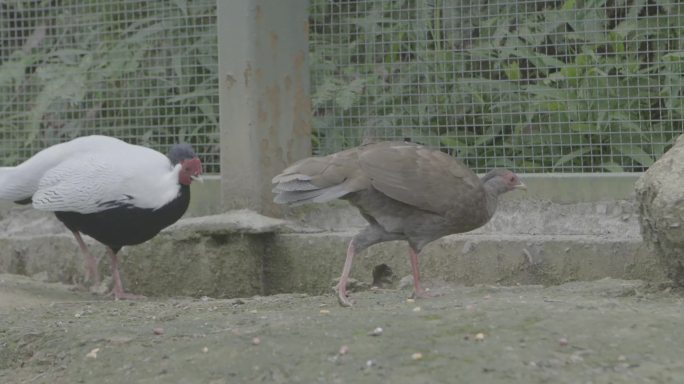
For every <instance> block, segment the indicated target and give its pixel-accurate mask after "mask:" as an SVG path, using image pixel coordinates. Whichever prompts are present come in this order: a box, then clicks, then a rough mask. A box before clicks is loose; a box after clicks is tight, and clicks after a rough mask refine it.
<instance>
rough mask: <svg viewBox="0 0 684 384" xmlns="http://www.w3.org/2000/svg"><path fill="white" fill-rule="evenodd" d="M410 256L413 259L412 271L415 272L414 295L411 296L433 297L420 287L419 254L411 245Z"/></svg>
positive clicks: (416, 297)
mask: <svg viewBox="0 0 684 384" xmlns="http://www.w3.org/2000/svg"><path fill="white" fill-rule="evenodd" d="M409 256H410V259H411V272H412V273H413V295H412V296H411V297H413V298H415V299H418V298H426V297H431V296H430V295H429V294H428V293H427V292H425V291H424V290H423V288H421V287H420V270H419V268H418V255H417V254H416V251H415V250H414V249H413V247H411V246H409Z"/></svg>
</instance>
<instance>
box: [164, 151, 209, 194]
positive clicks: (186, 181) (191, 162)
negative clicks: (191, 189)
mask: <svg viewBox="0 0 684 384" xmlns="http://www.w3.org/2000/svg"><path fill="white" fill-rule="evenodd" d="M168 158H169V160H171V164H173V165H174V166H175V165H177V164H180V171H179V172H178V182H179V183H180V184H182V185H190V183H192V181H193V180H197V181H199V182H200V183H201V182H203V181H204V180H203V179H202V162H201V161H200V159H199V157H197V155H196V154H195V151H193V150H192V147H191V146H190V145H189V144H176V145H174V146H173V147H171V151H169V154H168Z"/></svg>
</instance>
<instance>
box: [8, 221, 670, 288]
mask: <svg viewBox="0 0 684 384" xmlns="http://www.w3.org/2000/svg"><path fill="white" fill-rule="evenodd" d="M351 236H353V233H352V232H325V233H314V234H301V233H290V234H285V233H283V234H272V233H265V234H264V233H262V234H245V233H240V234H231V235H228V234H214V235H201V234H197V235H196V236H194V237H187V236H185V235H184V236H180V237H177V236H175V233H174V232H166V233H162V234H160V235H159V236H157V237H155V238H154V239H152V240H151V241H149V242H147V243H145V244H142V245H139V246H136V247H130V248H127V249H125V250H124V251H123V254H122V258H123V264H122V272H123V278H124V283H125V284H126V285H127V287H129V288H130V289H131V290H132V291H134V292H137V293H142V294H145V295H149V296H179V295H183V296H202V295H207V296H214V297H237V296H250V295H256V294H274V293H281V292H307V293H311V294H319V293H323V292H327V291H329V289H330V286H331V282H332V280H333V279H334V278H337V277H338V275H339V273H340V271H341V268H342V264H343V262H344V257H345V252H344V250H345V249H346V243H347V242H348V240H349V239H350V238H351ZM93 250H94V252H96V253H97V254H103V252H102V250H101V249H98V248H97V247H94V248H93ZM407 254H408V253H407V249H406V244H405V242H390V243H383V244H378V245H375V246H373V247H371V248H370V249H369V250H367V251H366V252H364V253H363V254H361V255H359V256H358V257H357V258H356V260H355V263H354V268H353V270H352V277H355V278H356V279H358V280H361V281H364V282H368V283H370V282H371V280H372V277H371V276H372V270H373V268H374V267H375V266H377V265H380V264H387V265H388V266H389V267H390V268H392V270H393V272H394V275H395V276H396V277H398V278H399V277H402V276H405V275H408V274H409V273H410V270H409V264H408V257H407ZM103 261H104V262H103V263H102V266H101V268H102V270H103V272H106V273H108V271H107V268H108V267H107V260H103ZM82 264H83V260H82V257H81V255H80V253H79V251H78V248H77V246H76V244H75V242H74V241H73V239H71V238H70V236H54V235H53V236H35V237H24V238H17V237H12V238H0V271H2V272H9V273H19V274H24V275H35V274H37V273H41V272H44V273H45V274H46V275H47V279H48V280H50V281H56V280H59V281H64V282H68V283H71V282H73V281H76V280H78V279H79V278H80V276H81V274H82ZM420 264H421V270H422V274H423V276H424V278H425V279H426V280H428V281H429V280H435V279H436V280H446V281H451V282H456V283H462V284H467V285H470V284H503V285H514V284H545V285H553V284H560V283H563V282H567V281H572V280H593V279H600V278H603V277H614V278H623V279H643V280H649V281H662V280H665V277H664V275H663V273H662V270H661V268H660V267H659V266H658V265H657V261H656V260H655V258H653V257H652V254H651V252H650V251H649V250H648V249H646V247H645V246H644V244H643V242H642V241H641V239H640V238H606V237H603V236H556V235H540V236H529V235H504V236H501V235H496V236H495V235H472V234H468V235H454V236H449V237H446V238H443V239H441V240H438V241H436V242H434V243H433V244H431V245H429V246H428V247H427V248H425V250H424V252H423V254H422V256H421V261H420Z"/></svg>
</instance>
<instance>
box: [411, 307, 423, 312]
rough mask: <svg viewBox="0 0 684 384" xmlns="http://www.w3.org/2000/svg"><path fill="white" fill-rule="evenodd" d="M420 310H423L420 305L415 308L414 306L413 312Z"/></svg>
mask: <svg viewBox="0 0 684 384" xmlns="http://www.w3.org/2000/svg"><path fill="white" fill-rule="evenodd" d="M420 311H421V308H420V307H414V308H413V312H420Z"/></svg>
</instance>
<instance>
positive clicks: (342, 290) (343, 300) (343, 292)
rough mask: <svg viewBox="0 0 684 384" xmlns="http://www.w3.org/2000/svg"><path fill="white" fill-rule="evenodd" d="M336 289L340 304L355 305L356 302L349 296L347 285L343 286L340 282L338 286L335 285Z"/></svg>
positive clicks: (344, 305)
mask: <svg viewBox="0 0 684 384" xmlns="http://www.w3.org/2000/svg"><path fill="white" fill-rule="evenodd" d="M335 291H337V302H338V303H339V304H340V306H342V307H351V306H352V305H354V302H353V301H352V300H351V299H350V298H349V294H348V293H347V287H342V286H340V285H339V284H338V285H337V287H335Z"/></svg>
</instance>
